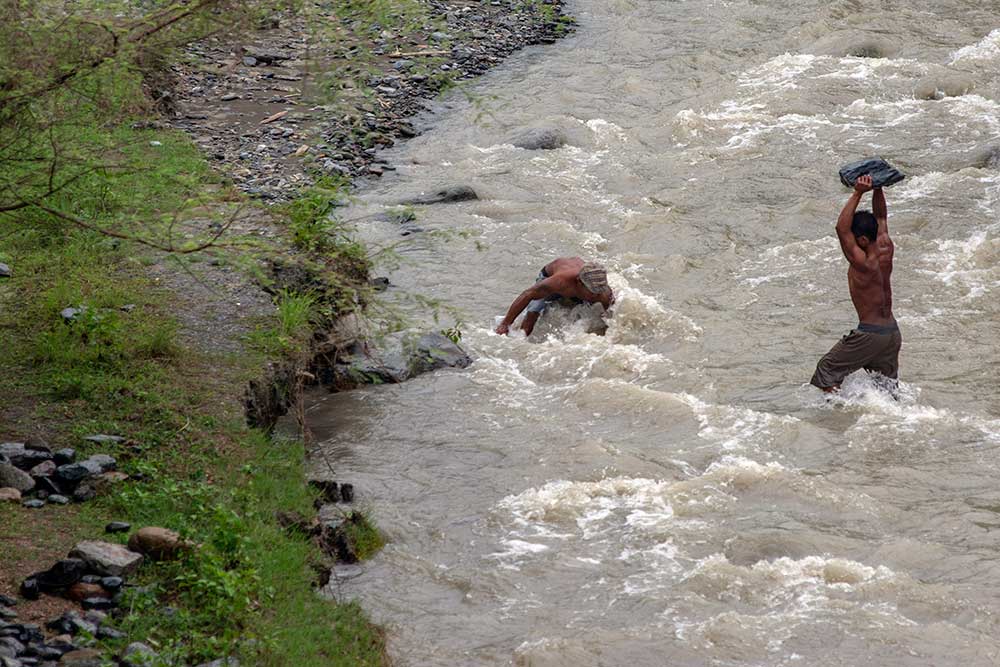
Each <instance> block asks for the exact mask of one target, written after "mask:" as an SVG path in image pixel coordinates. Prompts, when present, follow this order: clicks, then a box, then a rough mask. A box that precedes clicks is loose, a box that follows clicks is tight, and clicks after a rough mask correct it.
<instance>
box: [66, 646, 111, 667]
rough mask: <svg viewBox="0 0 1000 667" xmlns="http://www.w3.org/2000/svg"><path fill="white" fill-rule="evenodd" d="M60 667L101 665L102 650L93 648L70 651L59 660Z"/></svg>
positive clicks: (92, 666)
mask: <svg viewBox="0 0 1000 667" xmlns="http://www.w3.org/2000/svg"><path fill="white" fill-rule="evenodd" d="M59 667H101V652H100V651H97V650H95V649H92V648H81V649H77V650H75V651H70V652H69V653H66V654H64V655H63V657H62V658H61V659H60V660H59Z"/></svg>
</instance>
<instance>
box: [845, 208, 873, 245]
mask: <svg viewBox="0 0 1000 667" xmlns="http://www.w3.org/2000/svg"><path fill="white" fill-rule="evenodd" d="M851 233H852V234H854V237H855V238H858V237H859V236H867V237H868V239H869V240H870V241H874V240H875V238H876V237H877V236H878V220H876V219H875V216H874V215H872V212H871V211H858V212H857V213H855V214H854V219H853V220H851Z"/></svg>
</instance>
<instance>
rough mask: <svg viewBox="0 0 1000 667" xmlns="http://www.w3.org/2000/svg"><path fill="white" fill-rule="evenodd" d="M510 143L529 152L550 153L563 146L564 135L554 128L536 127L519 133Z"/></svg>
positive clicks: (564, 141) (564, 143) (564, 142)
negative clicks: (542, 151)
mask: <svg viewBox="0 0 1000 667" xmlns="http://www.w3.org/2000/svg"><path fill="white" fill-rule="evenodd" d="M510 143H512V144H513V145H514V146H516V147H517V148H523V149H525V150H529V151H538V150H545V151H550V150H555V149H557V148H562V147H563V146H565V145H566V135H565V134H563V132H562V130H559V129H557V128H554V127H538V128H532V129H529V130H524V131H522V132H520V133H519V134H517V135H515V136H514V137H512V138H511V140H510Z"/></svg>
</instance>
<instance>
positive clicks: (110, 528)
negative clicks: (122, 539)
mask: <svg viewBox="0 0 1000 667" xmlns="http://www.w3.org/2000/svg"><path fill="white" fill-rule="evenodd" d="M131 529H132V524H130V523H126V522H125V521H112V522H111V523H109V524H108V525H106V526H105V527H104V532H106V533H127V532H128V531H130V530H131Z"/></svg>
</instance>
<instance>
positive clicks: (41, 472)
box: [28, 461, 58, 477]
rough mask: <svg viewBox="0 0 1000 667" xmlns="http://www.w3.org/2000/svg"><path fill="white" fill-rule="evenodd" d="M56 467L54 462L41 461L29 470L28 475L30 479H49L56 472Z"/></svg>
mask: <svg viewBox="0 0 1000 667" xmlns="http://www.w3.org/2000/svg"><path fill="white" fill-rule="evenodd" d="M57 467H58V466H56V462H55V461H42V462H41V463H39V464H38V465H36V466H35V467H34V468H32V469H31V470H29V471H28V474H29V475H31V476H32V477H50V476H51V475H52V473H54V472H55V471H56V468H57Z"/></svg>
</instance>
